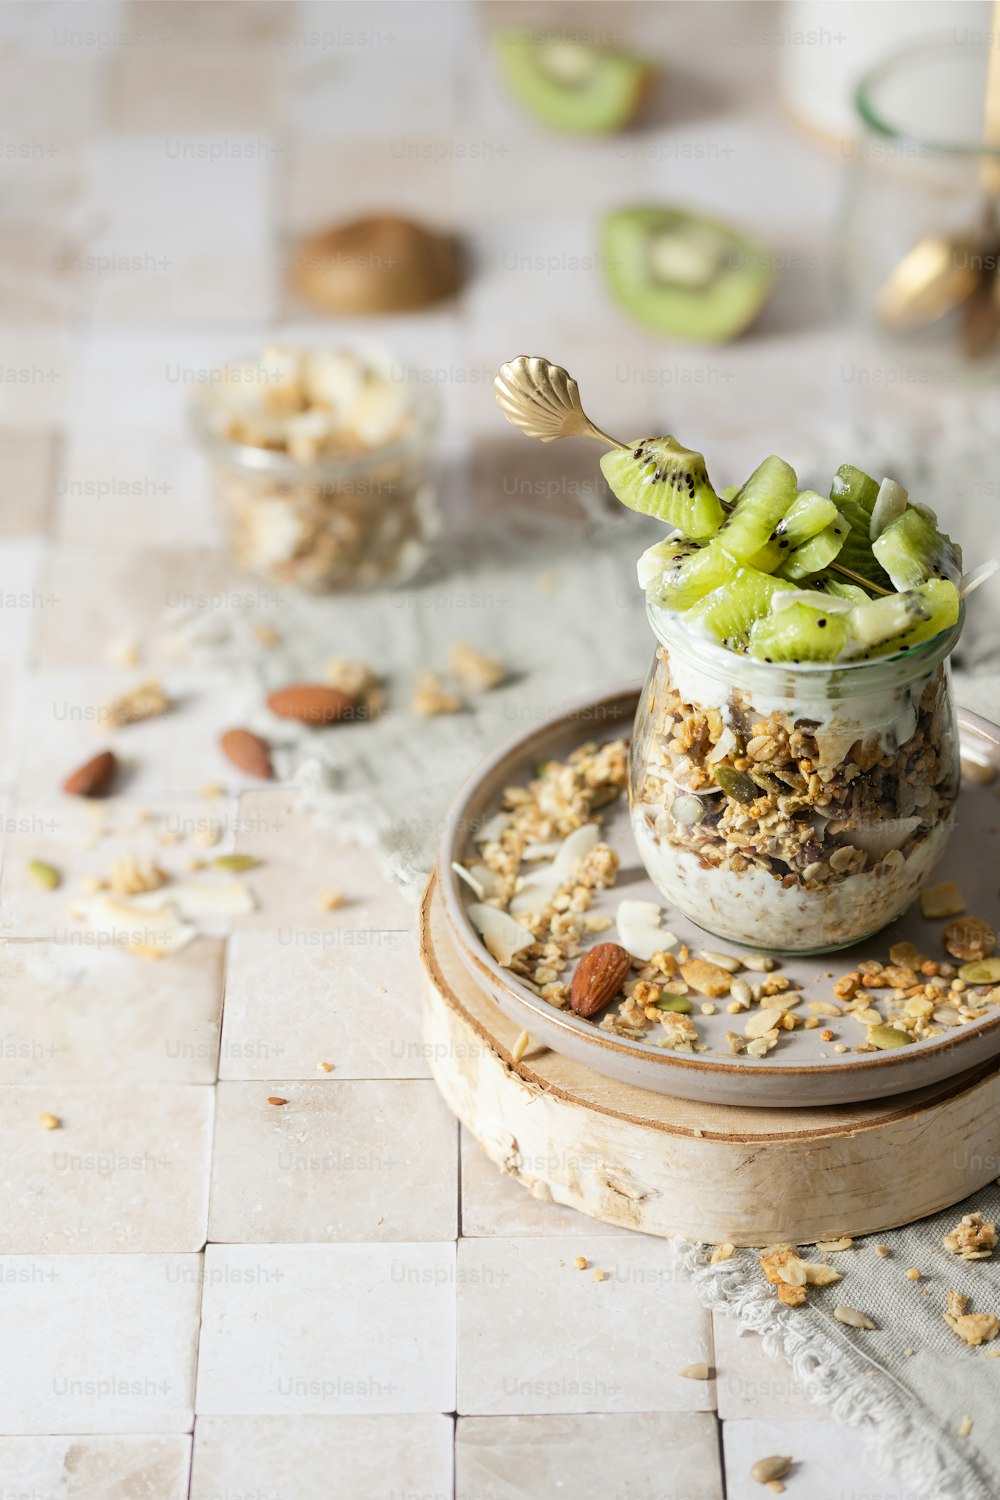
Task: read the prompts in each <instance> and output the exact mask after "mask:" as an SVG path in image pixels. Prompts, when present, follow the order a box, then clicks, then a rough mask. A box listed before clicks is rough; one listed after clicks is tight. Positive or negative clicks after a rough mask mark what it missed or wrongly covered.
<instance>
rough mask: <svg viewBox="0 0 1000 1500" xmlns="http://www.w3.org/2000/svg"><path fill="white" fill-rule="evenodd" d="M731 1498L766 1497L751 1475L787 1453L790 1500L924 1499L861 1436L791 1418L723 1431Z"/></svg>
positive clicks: (727, 1426)
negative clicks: (837, 1499)
mask: <svg viewBox="0 0 1000 1500" xmlns="http://www.w3.org/2000/svg"><path fill="white" fill-rule="evenodd" d="M722 1447H723V1456H724V1462H725V1476H726V1495H727V1497H728V1500H760V1496H761V1495H762V1494H763V1493H764V1491H763V1490H762V1489H761V1487H760V1485H759V1484H757V1483H756V1481H755V1480H753V1479H751V1477H750V1470H751V1469H752V1468H753V1466H754V1464H755V1463H756V1462H757V1460H758V1459H760V1458H769V1457H770V1456H771V1454H787V1455H788V1456H789V1457H790V1458H792V1459H793V1460H794V1463H793V1466H792V1468H791V1469H790V1470H789V1472H788V1475H787V1477H786V1478H785V1479H783V1480H782V1483H783V1484H784V1486H785V1489H786V1490H787V1492H788V1495H789V1497H790V1500H794V1496H795V1495H796V1494H800V1495H809V1496H813V1495H815V1496H820V1495H830V1496H843V1497H844V1500H847V1497H851V1500H854V1497H859V1500H860V1497H861V1496H863V1495H865V1496H871V1497H874V1495H876V1494H877V1496H878V1500H918V1497H917V1495H916V1494H915V1493H914V1491H913V1490H911V1489H908V1488H907V1487H906V1486H904V1485H903V1484H901V1483H900V1481H899V1480H898V1479H897V1478H895V1477H894V1476H892V1475H889V1474H886V1473H884V1472H883V1471H882V1470H881V1469H880V1468H879V1467H878V1466H877V1465H876V1464H875V1462H874V1460H873V1459H872V1458H871V1457H870V1456H869V1454H868V1452H867V1447H866V1444H865V1442H864V1440H863V1439H862V1436H861V1433H860V1432H858V1431H856V1430H855V1429H853V1428H850V1427H840V1426H833V1425H831V1423H829V1422H824V1421H812V1422H806V1421H802V1420H801V1419H799V1420H797V1421H793V1420H788V1421H786V1420H785V1417H784V1415H781V1416H778V1417H773V1418H770V1419H765V1420H761V1421H753V1422H750V1421H747V1422H726V1423H724V1425H723V1428H722Z"/></svg>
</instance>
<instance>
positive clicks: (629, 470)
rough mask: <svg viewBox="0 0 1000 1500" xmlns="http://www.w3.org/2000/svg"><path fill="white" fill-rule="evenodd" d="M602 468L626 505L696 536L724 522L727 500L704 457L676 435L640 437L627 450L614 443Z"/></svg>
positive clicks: (708, 534)
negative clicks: (713, 482) (720, 494)
mask: <svg viewBox="0 0 1000 1500" xmlns="http://www.w3.org/2000/svg"><path fill="white" fill-rule="evenodd" d="M601 471H602V473H603V474H604V477H605V479H606V480H607V481H608V484H609V485H610V486H611V489H612V491H613V493H614V494H615V495H616V497H617V498H618V499H619V500H620V501H621V502H622V504H623V505H627V506H628V507H629V509H630V510H637V511H641V513H642V514H643V515H644V516H655V517H656V519H657V520H658V521H666V522H667V524H668V525H670V526H675V527H676V528H677V530H678V531H680V532H681V533H682V534H683V535H684V536H686V537H690V538H691V539H692V540H693V541H696V542H697V541H705V540H707V538H708V537H711V536H714V535H715V533H716V532H717V531H718V529H719V527H720V525H721V524H722V518H723V509H722V504H721V502H720V500H719V497H718V495H717V494H716V493H715V491H714V490H713V488H712V486H711V484H710V483H709V478H708V474H707V473H706V471H705V460H704V458H702V456H701V454H700V453H695V452H693V451H692V450H691V449H690V448H684V447H682V446H681V444H680V443H679V442H678V441H677V439H676V438H673V437H658V438H639V439H637V440H636V441H635V442H633V443H630V444H629V447H628V450H627V451H626V450H625V449H622V448H615V449H613V450H612V451H611V452H610V453H605V455H604V457H603V458H602V459H601Z"/></svg>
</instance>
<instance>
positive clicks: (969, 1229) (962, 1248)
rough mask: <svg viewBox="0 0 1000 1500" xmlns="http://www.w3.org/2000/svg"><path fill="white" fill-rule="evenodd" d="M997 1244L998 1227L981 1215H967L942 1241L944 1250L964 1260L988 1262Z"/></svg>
mask: <svg viewBox="0 0 1000 1500" xmlns="http://www.w3.org/2000/svg"><path fill="white" fill-rule="evenodd" d="M996 1243H997V1230H996V1225H995V1224H991V1223H990V1222H989V1221H988V1220H987V1219H984V1218H983V1215H982V1214H979V1213H974V1214H965V1215H964V1216H963V1217H962V1218H961V1219H960V1220H959V1221H958V1223H957V1224H956V1225H955V1228H954V1229H952V1230H951V1231H950V1232H949V1233H948V1234H946V1235H945V1236H944V1239H943V1240H942V1244H943V1245H944V1248H945V1249H946V1250H947V1251H948V1252H949V1253H950V1254H951V1255H958V1256H960V1257H961V1258H962V1260H988V1259H989V1258H990V1256H991V1255H992V1254H993V1251H994V1249H995V1247H996Z"/></svg>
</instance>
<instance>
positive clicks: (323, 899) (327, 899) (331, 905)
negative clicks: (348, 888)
mask: <svg viewBox="0 0 1000 1500" xmlns="http://www.w3.org/2000/svg"><path fill="white" fill-rule="evenodd" d="M319 904H320V907H321V909H322V910H323V911H339V909H340V908H341V907H342V906H343V904H344V893H343V891H341V890H338V889H337V887H336V886H331V887H330V888H329V890H326V891H321V892H320V898H319Z"/></svg>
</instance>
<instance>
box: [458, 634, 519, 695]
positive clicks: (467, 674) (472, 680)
mask: <svg viewBox="0 0 1000 1500" xmlns="http://www.w3.org/2000/svg"><path fill="white" fill-rule="evenodd" d="M451 668H452V671H453V672H454V673H455V675H456V677H458V679H459V681H460V682H461V683H462V684H463V686H464V687H466V688H468V689H469V691H470V692H474V693H487V692H489V691H490V690H491V689H492V688H495V687H499V686H500V684H501V683H502V682H503V680H504V678H505V677H506V676H507V668H506V667H505V666H504V664H503V662H502V661H501V660H500V658H499V657H498V656H487V655H486V654H485V653H484V652H482V651H477V650H476V648H475V646H470V645H468V644H467V643H466V642H465V641H456V642H455V644H454V645H453V646H452V648H451Z"/></svg>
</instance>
